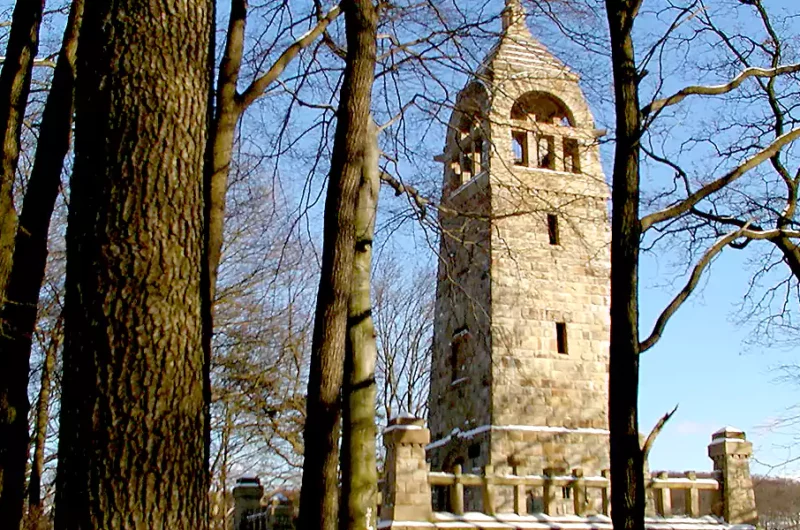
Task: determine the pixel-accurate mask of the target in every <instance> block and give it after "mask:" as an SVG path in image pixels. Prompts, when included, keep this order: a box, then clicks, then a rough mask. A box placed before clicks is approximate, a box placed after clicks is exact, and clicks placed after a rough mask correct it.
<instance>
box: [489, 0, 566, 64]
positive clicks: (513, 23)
mask: <svg viewBox="0 0 800 530" xmlns="http://www.w3.org/2000/svg"><path fill="white" fill-rule="evenodd" d="M525 15H526V13H525V8H524V7H523V6H522V4H521V3H520V0H506V6H505V9H503V13H502V20H503V26H502V27H503V31H502V33H501V35H500V39H499V40H498V42H497V44H495V46H494V47H493V48H492V49H491V50H490V51H489V53H488V54H487V56H486V58H485V59H484V60H483V62H482V63H481V66H480V68H479V70H478V75H479V77H483V76H488V77H490V78H491V77H492V74H493V73H494V72H496V71H498V70H516V71H521V72H531V73H533V72H537V73H538V74H540V75H546V76H548V77H558V76H564V75H568V76H570V77H574V76H575V74H574V73H573V72H572V71H571V70H570V69H569V68H568V67H567V66H566V65H565V64H564V63H562V62H561V61H560V60H558V59H557V58H556V56H555V55H553V54H552V53H550V51H549V50H548V49H547V48H546V47H545V46H544V45H543V44H542V43H541V42H539V41H538V40H536V38H534V36H533V35H532V34H531V32H530V30H529V29H528V25H527V23H526V22H525Z"/></svg>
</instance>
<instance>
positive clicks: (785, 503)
mask: <svg viewBox="0 0 800 530" xmlns="http://www.w3.org/2000/svg"><path fill="white" fill-rule="evenodd" d="M753 489H754V490H755V494H756V508H757V509H758V522H759V525H760V526H762V527H763V528H765V529H766V530H796V529H797V528H800V482H798V481H797V480H792V479H789V478H780V477H765V476H754V477H753Z"/></svg>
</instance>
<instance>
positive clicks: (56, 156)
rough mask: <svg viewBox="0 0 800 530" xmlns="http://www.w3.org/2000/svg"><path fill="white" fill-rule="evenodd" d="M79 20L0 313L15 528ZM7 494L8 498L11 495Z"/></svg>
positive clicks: (54, 96) (8, 483)
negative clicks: (32, 359) (34, 342)
mask: <svg viewBox="0 0 800 530" xmlns="http://www.w3.org/2000/svg"><path fill="white" fill-rule="evenodd" d="M82 15H83V0H74V1H73V4H72V7H71V9H70V14H69V18H68V20H67V26H66V29H65V31H64V39H63V42H62V46H61V52H60V53H59V56H58V60H57V62H56V68H55V72H54V74H53V81H52V85H51V88H50V93H49V94H48V96H47V103H46V104H45V108H44V112H43V114H42V123H41V126H40V128H39V139H38V143H37V146H36V156H35V158H34V163H33V169H32V171H31V176H30V179H29V180H28V189H27V192H26V194H25V199H24V201H23V204H22V214H21V215H20V218H19V228H18V229H17V235H16V239H15V244H14V254H13V256H14V257H13V262H12V267H11V275H10V278H9V284H8V289H7V293H8V298H7V302H6V303H5V304H4V305H3V306H2V308H0V321H2V322H3V324H4V327H3V332H2V333H0V355H2V356H3V358H4V359H5V360H6V367H5V369H4V370H3V371H2V375H0V395H4V396H7V397H6V399H7V403H8V405H9V406H10V407H11V408H12V409H13V410H15V411H16V413H15V414H14V419H13V421H12V422H10V423H9V424H5V423H3V424H2V431H0V446H2V447H3V449H2V450H0V453H2V454H3V455H4V456H6V459H5V460H4V462H3V468H5V473H4V474H3V481H4V484H3V486H2V489H3V491H4V492H5V494H4V495H3V498H4V499H5V500H6V501H8V502H9V503H12V502H13V503H14V506H13V509H12V511H13V513H11V512H6V511H5V510H6V509H7V508H11V506H10V504H9V505H6V504H5V501H4V502H3V503H0V518H2V519H3V520H6V521H12V525H13V524H18V523H16V522H15V521H18V519H14V517H21V516H22V510H23V503H24V490H25V463H26V461H27V454H28V410H29V408H30V404H29V403H28V372H29V370H30V355H31V341H32V338H33V332H34V328H35V326H36V315H37V306H38V304H39V291H40V289H41V286H42V280H43V279H44V273H45V267H46V265H47V236H48V231H49V229H50V218H51V216H52V214H53V208H54V206H55V202H56V198H57V197H58V190H59V187H60V186H61V170H62V168H63V164H64V157H65V156H66V154H67V152H68V151H69V138H70V132H71V127H72V103H73V87H74V79H75V51H76V49H77V46H78V31H79V30H80V23H81V17H82ZM45 421H46V420H45ZM34 471H35V470H34ZM32 480H33V477H32ZM37 487H38V486H37ZM11 492H14V493H13V495H12V494H11ZM37 495H38V493H37ZM17 514H19V515H17Z"/></svg>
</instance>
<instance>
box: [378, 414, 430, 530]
mask: <svg viewBox="0 0 800 530" xmlns="http://www.w3.org/2000/svg"><path fill="white" fill-rule="evenodd" d="M424 425H425V422H424V420H421V419H418V418H394V419H392V420H391V421H389V426H388V427H387V428H386V430H385V431H383V444H384V446H385V447H386V465H385V467H384V473H383V503H382V505H381V513H380V518H381V519H382V520H385V521H425V522H428V521H430V520H431V516H432V508H431V486H430V484H429V483H428V464H427V462H426V461H425V446H426V445H427V444H428V443H429V442H430V440H431V433H430V431H429V430H428V429H426V428H425V426H424Z"/></svg>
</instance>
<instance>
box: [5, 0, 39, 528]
mask: <svg viewBox="0 0 800 530" xmlns="http://www.w3.org/2000/svg"><path fill="white" fill-rule="evenodd" d="M43 9H44V1H43V0H18V1H17V3H16V5H15V6H14V15H13V16H12V19H11V33H10V34H9V36H8V46H7V47H6V56H5V59H4V60H3V69H2V70H1V71H0V128H1V129H2V138H1V139H0V146H2V153H0V305H2V304H3V302H4V301H5V299H6V286H7V284H8V276H9V275H10V274H11V260H12V254H13V252H14V234H15V233H16V224H17V213H16V209H15V208H14V196H13V191H14V178H15V175H16V173H17V162H18V161H19V141H20V140H19V139H20V134H21V133H22V119H23V117H24V116H25V107H26V106H27V104H28V92H29V91H30V88H31V73H32V71H33V60H34V59H35V58H36V53H37V52H38V51H39V26H40V24H41V22H42V11H43ZM1 323H2V322H0V324H1ZM0 331H2V328H0ZM3 399H4V396H2V395H0V415H2V416H4V417H5V416H7V415H9V414H11V415H13V414H14V411H7V410H8V409H6V407H5V403H4V402H3ZM5 419H6V418H2V419H0V422H4V421H5ZM2 437H3V434H2V433H0V438H2ZM0 451H2V449H0ZM4 469H5V466H4V455H2V453H0V520H4V519H2V517H3V516H4V515H5V512H4V511H3V510H4V508H3V503H4V502H5V501H4V500H3V498H4V495H3V489H2V488H3V483H4V480H2V474H3V472H4ZM12 496H13V497H14V498H16V493H14V494H12ZM12 502H16V501H13V500H12Z"/></svg>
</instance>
